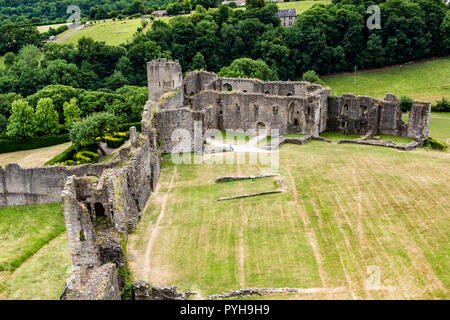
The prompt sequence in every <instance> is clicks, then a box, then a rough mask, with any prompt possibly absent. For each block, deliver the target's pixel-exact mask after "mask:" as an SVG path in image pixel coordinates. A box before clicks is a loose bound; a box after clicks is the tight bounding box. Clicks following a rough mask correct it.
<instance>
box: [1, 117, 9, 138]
mask: <svg viewBox="0 0 450 320" xmlns="http://www.w3.org/2000/svg"><path fill="white" fill-rule="evenodd" d="M6 128H8V119H6V117H5V116H4V115H2V114H0V136H4V135H5V134H6Z"/></svg>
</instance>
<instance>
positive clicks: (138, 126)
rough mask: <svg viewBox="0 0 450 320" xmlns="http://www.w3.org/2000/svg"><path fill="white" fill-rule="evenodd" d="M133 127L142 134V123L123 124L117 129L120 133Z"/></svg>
mask: <svg viewBox="0 0 450 320" xmlns="http://www.w3.org/2000/svg"><path fill="white" fill-rule="evenodd" d="M131 127H136V130H137V131H139V132H141V123H140V122H130V123H122V124H119V126H118V127H117V128H118V129H119V130H120V131H127V132H128V131H129V130H130V128H131Z"/></svg>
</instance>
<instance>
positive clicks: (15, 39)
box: [0, 24, 42, 55]
mask: <svg viewBox="0 0 450 320" xmlns="http://www.w3.org/2000/svg"><path fill="white" fill-rule="evenodd" d="M41 41H42V36H41V34H40V33H39V31H38V29H37V28H36V27H35V26H20V25H18V24H9V25H5V26H2V27H0V55H3V54H5V53H7V52H14V53H17V52H18V51H19V50H20V49H21V48H22V47H24V46H25V45H36V46H37V45H40V44H41Z"/></svg>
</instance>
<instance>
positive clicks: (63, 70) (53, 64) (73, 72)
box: [45, 59, 79, 87]
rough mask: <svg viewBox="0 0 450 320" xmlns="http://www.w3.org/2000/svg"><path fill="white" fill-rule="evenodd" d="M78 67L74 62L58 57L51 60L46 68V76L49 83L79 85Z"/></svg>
mask: <svg viewBox="0 0 450 320" xmlns="http://www.w3.org/2000/svg"><path fill="white" fill-rule="evenodd" d="M78 74H79V70H78V67H77V66H76V65H75V64H73V63H67V62H66V61H65V60H61V59H57V60H54V61H49V62H48V64H47V68H46V69H45V76H46V79H47V83H49V84H62V85H66V86H71V87H78Z"/></svg>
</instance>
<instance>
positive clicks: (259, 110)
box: [187, 90, 329, 135]
mask: <svg viewBox="0 0 450 320" xmlns="http://www.w3.org/2000/svg"><path fill="white" fill-rule="evenodd" d="M328 93H329V91H328V90H325V91H324V92H323V94H322V95H318V96H310V97H308V98H307V99H302V98H299V97H295V96H289V97H288V96H285V97H282V96H271V95H264V94H255V93H236V92H227V91H203V92H201V93H199V94H197V95H195V96H193V97H189V98H187V100H188V103H189V105H190V106H191V108H192V109H193V110H196V111H204V112H205V121H206V123H207V127H208V128H218V129H221V130H225V129H243V130H244V131H245V130H249V129H256V126H257V123H259V122H262V123H264V125H265V127H266V128H267V129H271V128H272V129H278V130H279V132H280V134H286V133H288V132H299V133H305V134H313V135H318V133H319V132H321V131H323V130H324V129H325V123H326V113H327V112H326V110H327V109H326V108H327V96H328ZM308 108H309V110H308ZM294 109H295V110H294ZM323 109H324V110H323ZM294 114H295V115H294ZM297 115H298V118H299V119H298V120H299V121H296V122H295V125H294V118H296V117H297ZM216 119H217V120H216ZM321 123H322V126H321Z"/></svg>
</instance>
